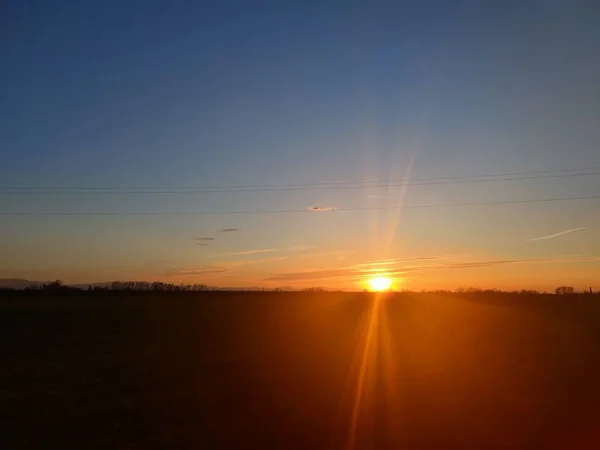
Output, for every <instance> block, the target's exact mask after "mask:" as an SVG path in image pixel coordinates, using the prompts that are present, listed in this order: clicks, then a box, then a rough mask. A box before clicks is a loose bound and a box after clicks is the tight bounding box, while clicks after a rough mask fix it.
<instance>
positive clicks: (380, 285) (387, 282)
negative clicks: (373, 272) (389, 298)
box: [369, 277, 392, 292]
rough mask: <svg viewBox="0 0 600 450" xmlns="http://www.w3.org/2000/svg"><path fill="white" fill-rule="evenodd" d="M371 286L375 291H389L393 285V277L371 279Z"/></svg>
mask: <svg viewBox="0 0 600 450" xmlns="http://www.w3.org/2000/svg"><path fill="white" fill-rule="evenodd" d="M369 286H370V287H371V290H373V291H379V292H381V291H387V290H388V289H389V288H390V287H391V286H392V280H391V278H386V277H377V278H372V279H370V280H369Z"/></svg>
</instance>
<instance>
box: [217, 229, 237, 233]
mask: <svg viewBox="0 0 600 450" xmlns="http://www.w3.org/2000/svg"><path fill="white" fill-rule="evenodd" d="M219 231H220V232H221V233H233V232H235V231H240V229H239V228H221V229H220V230H219Z"/></svg>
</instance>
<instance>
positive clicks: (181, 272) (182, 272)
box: [165, 265, 230, 277]
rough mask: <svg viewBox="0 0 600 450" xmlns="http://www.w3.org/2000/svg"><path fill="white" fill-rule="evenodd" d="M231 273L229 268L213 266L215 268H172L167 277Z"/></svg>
mask: <svg viewBox="0 0 600 450" xmlns="http://www.w3.org/2000/svg"><path fill="white" fill-rule="evenodd" d="M229 271H230V269H228V268H227V267H221V266H214V265H213V266H205V267H198V268H184V269H181V268H179V269H177V268H171V269H169V270H167V272H166V274H165V275H166V276H169V277H175V276H192V275H210V274H216V273H225V272H229Z"/></svg>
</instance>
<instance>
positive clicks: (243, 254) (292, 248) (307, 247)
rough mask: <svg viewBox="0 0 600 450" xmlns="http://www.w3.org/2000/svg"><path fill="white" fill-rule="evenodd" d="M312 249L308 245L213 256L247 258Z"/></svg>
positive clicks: (257, 249)
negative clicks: (246, 256) (248, 256)
mask: <svg viewBox="0 0 600 450" xmlns="http://www.w3.org/2000/svg"><path fill="white" fill-rule="evenodd" d="M311 248H314V247H310V246H306V245H300V246H296V247H289V248H256V249H252V250H243V251H240V252H231V253H223V254H219V255H212V256H213V257H217V256H245V255H256V254H260V253H273V252H295V251H299V250H309V249H311Z"/></svg>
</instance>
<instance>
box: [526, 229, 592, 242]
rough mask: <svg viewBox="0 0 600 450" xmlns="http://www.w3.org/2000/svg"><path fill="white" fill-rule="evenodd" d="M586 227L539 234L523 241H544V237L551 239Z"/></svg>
mask: <svg viewBox="0 0 600 450" xmlns="http://www.w3.org/2000/svg"><path fill="white" fill-rule="evenodd" d="M586 228H587V227H579V228H572V229H570V230H565V231H560V232H559V233H554V234H549V235H548V236H541V237H536V238H533V239H527V240H526V241H525V242H533V241H544V240H546V239H553V238H555V237H558V236H562V235H563V234H569V233H574V232H575V231H581V230H585V229H586Z"/></svg>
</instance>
